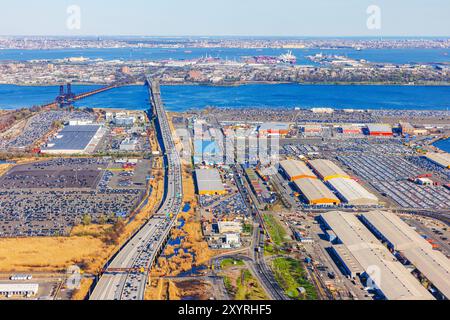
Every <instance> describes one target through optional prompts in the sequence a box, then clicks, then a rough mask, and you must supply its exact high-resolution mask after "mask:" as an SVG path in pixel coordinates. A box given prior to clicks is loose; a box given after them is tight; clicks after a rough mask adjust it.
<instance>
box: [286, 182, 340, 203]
mask: <svg viewBox="0 0 450 320" xmlns="http://www.w3.org/2000/svg"><path fill="white" fill-rule="evenodd" d="M294 184H295V187H296V188H297V190H298V191H299V192H300V193H301V196H302V197H303V200H304V201H305V202H306V203H308V204H309V205H330V206H333V205H339V204H340V203H341V201H340V200H339V199H338V198H337V197H336V195H335V194H334V193H333V192H331V191H330V189H328V188H327V186H326V185H325V184H324V183H323V182H322V181H320V180H319V179H311V178H303V179H298V180H295V181H294Z"/></svg>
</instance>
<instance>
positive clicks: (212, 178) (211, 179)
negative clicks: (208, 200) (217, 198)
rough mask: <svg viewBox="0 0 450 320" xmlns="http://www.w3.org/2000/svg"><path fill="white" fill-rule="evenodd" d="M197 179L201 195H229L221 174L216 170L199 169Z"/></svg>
mask: <svg viewBox="0 0 450 320" xmlns="http://www.w3.org/2000/svg"><path fill="white" fill-rule="evenodd" d="M195 177H196V181H197V188H198V194H199V195H224V194H226V193H227V192H226V190H225V188H224V186H223V183H222V178H221V177H220V173H219V171H217V170H216V169H197V170H195Z"/></svg>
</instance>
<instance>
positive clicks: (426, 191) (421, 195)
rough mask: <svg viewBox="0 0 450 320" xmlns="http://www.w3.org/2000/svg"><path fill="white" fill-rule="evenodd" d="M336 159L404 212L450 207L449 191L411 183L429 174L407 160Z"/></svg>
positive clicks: (382, 157) (362, 156) (395, 157)
mask: <svg viewBox="0 0 450 320" xmlns="http://www.w3.org/2000/svg"><path fill="white" fill-rule="evenodd" d="M337 159H338V160H339V161H340V162H342V163H343V164H344V165H345V166H347V167H348V168H349V169H351V170H353V172H354V173H355V174H356V175H357V176H358V177H360V178H362V179H364V180H365V181H367V182H369V183H370V184H371V185H372V187H373V188H374V189H376V190H377V191H378V192H379V193H380V194H382V195H383V196H387V197H389V198H390V199H392V200H393V201H395V203H397V204H398V205H399V206H401V207H402V208H407V209H447V208H449V207H450V191H449V190H447V189H445V188H444V187H443V186H422V185H418V184H415V183H414V182H411V181H409V180H408V179H409V178H415V177H417V176H419V175H421V174H424V173H426V172H427V171H426V170H425V169H423V168H420V167H418V166H416V165H415V164H413V163H411V162H410V161H408V160H407V159H406V158H404V157H401V156H384V155H370V154H366V155H351V156H348V155H347V156H338V157H337Z"/></svg>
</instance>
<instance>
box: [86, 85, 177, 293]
mask: <svg viewBox="0 0 450 320" xmlns="http://www.w3.org/2000/svg"><path fill="white" fill-rule="evenodd" d="M148 84H149V90H150V101H151V103H152V106H153V111H154V113H155V115H156V119H157V127H158V128H159V130H158V131H159V132H158V133H159V138H160V139H159V140H160V143H161V147H162V150H163V151H164V154H165V156H164V161H165V167H166V175H165V194H164V198H163V200H162V204H161V207H160V208H159V210H158V211H157V212H156V213H155V214H154V215H153V217H152V218H150V220H149V221H148V222H147V223H146V224H145V225H144V226H143V227H142V228H141V229H140V230H139V231H138V232H137V233H136V234H135V235H134V236H133V237H132V238H131V239H130V240H129V241H128V242H127V243H126V244H125V245H124V246H123V247H122V249H121V250H120V251H119V252H118V253H117V255H116V256H115V257H114V258H113V259H112V261H111V263H110V264H109V265H108V266H107V267H106V270H105V272H104V273H103V275H102V276H101V278H100V280H99V281H98V283H97V285H96V286H95V288H94V291H93V292H92V294H91V296H90V300H143V299H144V295H145V287H146V285H147V279H148V273H149V270H150V269H151V267H152V265H153V264H154V262H155V260H156V259H157V257H158V255H159V253H160V252H161V250H162V248H163V246H164V244H165V243H166V240H167V239H168V237H169V235H170V231H171V229H172V228H173V227H174V226H175V224H176V222H177V218H178V214H179V213H180V211H181V206H182V198H183V187H182V175H181V162H180V157H179V154H178V152H177V151H176V149H175V144H174V141H173V138H172V132H171V130H170V125H169V121H168V119H167V115H166V112H165V110H164V106H163V104H162V100H161V91H160V86H159V83H158V82H157V81H152V80H151V79H148Z"/></svg>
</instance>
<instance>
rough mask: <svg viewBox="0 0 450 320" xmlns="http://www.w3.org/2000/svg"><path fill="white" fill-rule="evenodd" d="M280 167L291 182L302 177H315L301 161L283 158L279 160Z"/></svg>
mask: <svg viewBox="0 0 450 320" xmlns="http://www.w3.org/2000/svg"><path fill="white" fill-rule="evenodd" d="M280 169H281V171H282V172H283V173H284V175H285V176H286V178H287V179H288V180H290V181H291V182H293V181H295V180H298V179H302V178H311V179H317V176H316V175H315V174H314V172H312V171H311V169H309V168H308V166H307V165H306V164H305V163H304V162H303V161H297V160H285V161H281V162H280Z"/></svg>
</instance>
